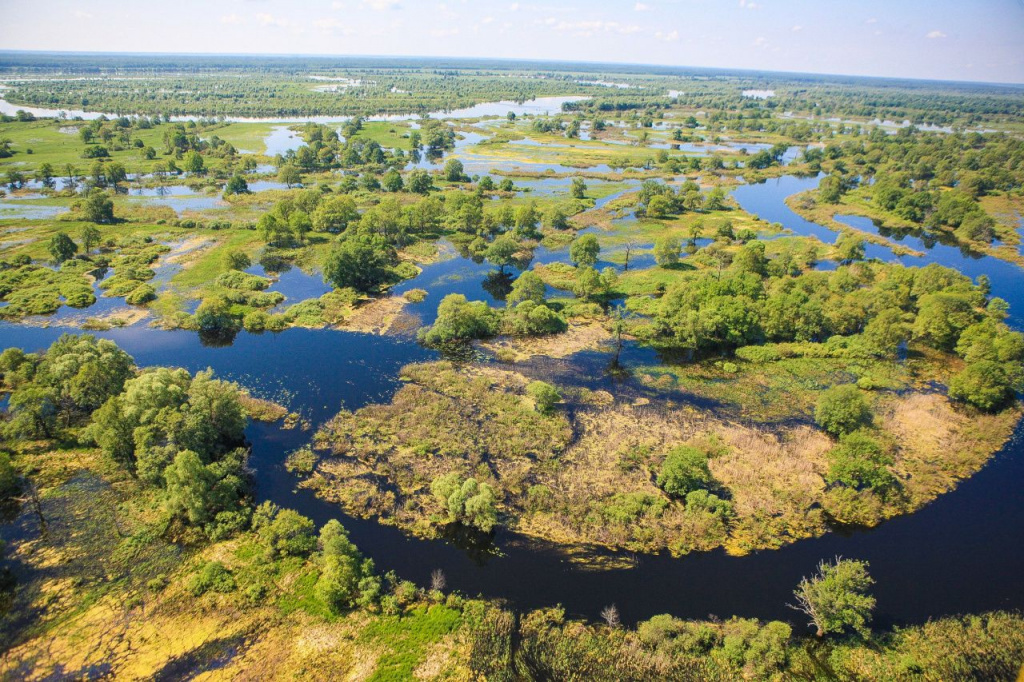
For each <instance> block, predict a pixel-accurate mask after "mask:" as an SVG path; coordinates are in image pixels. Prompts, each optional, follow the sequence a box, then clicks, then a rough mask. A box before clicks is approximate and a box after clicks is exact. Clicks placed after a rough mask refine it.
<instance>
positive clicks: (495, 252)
mask: <svg viewBox="0 0 1024 682" xmlns="http://www.w3.org/2000/svg"><path fill="white" fill-rule="evenodd" d="M519 249H520V247H519V244H518V243H517V242H516V240H514V239H512V238H511V237H509V236H506V235H502V236H500V237H498V238H497V239H495V240H494V241H493V242H491V245H490V246H489V247H487V251H486V258H487V260H488V261H490V262H491V264H492V265H497V266H498V268H499V269H500V270H501V271H502V272H505V268H506V267H508V266H509V265H512V264H513V263H515V261H516V255H517V254H518V253H519Z"/></svg>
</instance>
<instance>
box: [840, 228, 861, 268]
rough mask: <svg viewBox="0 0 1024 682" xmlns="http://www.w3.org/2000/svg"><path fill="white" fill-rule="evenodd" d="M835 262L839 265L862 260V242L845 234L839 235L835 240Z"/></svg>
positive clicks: (858, 238)
mask: <svg viewBox="0 0 1024 682" xmlns="http://www.w3.org/2000/svg"><path fill="white" fill-rule="evenodd" d="M836 260H838V261H839V262H840V263H852V262H853V261H858V260H864V240H863V239H861V238H860V237H857V236H855V235H853V234H848V233H846V232H844V233H843V234H841V235H839V239H837V240H836Z"/></svg>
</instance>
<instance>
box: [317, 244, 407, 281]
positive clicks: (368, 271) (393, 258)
mask: <svg viewBox="0 0 1024 682" xmlns="http://www.w3.org/2000/svg"><path fill="white" fill-rule="evenodd" d="M397 258H398V257H397V254H396V253H395V249H394V247H393V246H391V245H390V244H389V243H388V242H387V240H386V239H384V238H382V237H379V236H372V235H364V234H350V235H348V236H347V237H346V238H345V239H342V240H341V241H340V242H338V244H337V246H335V247H334V249H332V250H331V252H330V253H329V254H328V255H327V258H326V260H325V261H324V266H323V271H324V280H325V281H327V282H329V283H331V284H332V285H334V286H335V287H336V288H338V289H344V288H346V287H351V288H353V289H355V290H357V291H362V292H366V293H370V292H373V291H376V290H377V289H379V288H380V286H381V285H383V284H386V283H387V282H389V281H391V280H392V279H393V278H394V272H393V271H392V269H391V266H392V265H393V264H394V263H395V262H397Z"/></svg>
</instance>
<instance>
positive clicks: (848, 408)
mask: <svg viewBox="0 0 1024 682" xmlns="http://www.w3.org/2000/svg"><path fill="white" fill-rule="evenodd" d="M814 421H815V422H817V424H818V426H820V427H821V428H822V429H824V430H825V431H826V432H827V433H830V434H832V435H833V436H837V437H838V436H841V435H843V434H844V433H850V432H852V431H856V430H857V429H859V428H860V427H862V426H866V425H868V424H870V423H871V410H870V408H869V407H868V404H867V401H865V400H864V396H863V395H861V392H860V391H859V390H858V389H857V387H856V386H854V385H852V384H843V385H842V386H833V387H832V388H830V389H828V390H826V391H825V392H823V393H822V394H821V396H820V397H819V398H818V403H817V406H816V407H815V408H814Z"/></svg>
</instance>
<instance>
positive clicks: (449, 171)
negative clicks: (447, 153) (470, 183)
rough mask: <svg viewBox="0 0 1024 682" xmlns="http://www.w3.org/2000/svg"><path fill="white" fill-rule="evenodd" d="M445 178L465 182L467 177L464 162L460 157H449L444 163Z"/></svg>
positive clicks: (449, 180)
mask: <svg viewBox="0 0 1024 682" xmlns="http://www.w3.org/2000/svg"><path fill="white" fill-rule="evenodd" d="M444 179H445V180H447V181H448V182H465V181H466V180H467V178H466V173H465V169H464V168H463V166H462V162H461V161H459V160H458V159H448V162H447V163H445V164H444Z"/></svg>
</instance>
